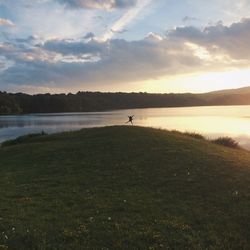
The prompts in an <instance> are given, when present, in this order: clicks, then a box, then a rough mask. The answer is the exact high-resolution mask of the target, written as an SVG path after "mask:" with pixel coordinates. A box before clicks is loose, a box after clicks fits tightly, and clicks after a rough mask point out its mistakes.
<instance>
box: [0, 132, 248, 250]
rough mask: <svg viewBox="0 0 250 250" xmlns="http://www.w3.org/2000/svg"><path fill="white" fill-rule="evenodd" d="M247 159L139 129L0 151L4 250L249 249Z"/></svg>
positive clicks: (47, 138)
mask: <svg viewBox="0 0 250 250" xmlns="http://www.w3.org/2000/svg"><path fill="white" fill-rule="evenodd" d="M249 207H250V152H247V151H245V150H242V149H231V148H227V147H223V146H219V145H216V144H213V143H211V142H209V141H206V140H203V139H202V138H201V139H200V138H193V137H191V136H189V135H185V134H181V133H177V132H169V131H162V130H156V129H151V128H141V127H106V128H93V129H83V130H81V131H77V132H68V133H61V134H56V135H41V136H37V137H30V138H27V139H24V140H21V141H20V142H19V143H13V145H11V143H10V144H9V145H6V146H4V147H1V148H0V249H18V250H21V249H25V250H27V249H248V248H249V245H250V237H249V236H250V235H249V234H250V233H249V232H250V224H249V221H250V212H249Z"/></svg>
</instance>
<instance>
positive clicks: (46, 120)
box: [0, 106, 250, 149]
mask: <svg viewBox="0 0 250 250" xmlns="http://www.w3.org/2000/svg"><path fill="white" fill-rule="evenodd" d="M128 115H134V116H135V120H134V124H135V125H138V126H146V127H154V128H162V129H169V130H179V131H183V132H185V131H188V132H197V133H201V134H203V135H205V136H206V137H208V138H211V139H212V138H217V137H220V136H230V137H233V138H234V139H236V140H237V141H238V142H239V143H240V145H241V146H243V147H245V148H247V149H250V106H212V107H211V106H210V107H184V108H148V109H132V110H116V111H108V112H90V113H56V114H30V115H11V116H0V142H3V141H5V140H8V139H13V138H16V137H18V136H20V135H25V134H28V133H38V132H41V131H45V132H47V133H56V132H61V131H72V130H78V129H81V128H90V127H101V126H110V125H124V124H125V122H126V121H127V120H128V119H127V116H128Z"/></svg>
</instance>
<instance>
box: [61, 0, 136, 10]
mask: <svg viewBox="0 0 250 250" xmlns="http://www.w3.org/2000/svg"><path fill="white" fill-rule="evenodd" d="M57 1H58V2H60V3H62V4H65V5H66V6H68V7H71V8H87V9H119V8H128V7H131V6H134V5H135V4H136V3H137V0H57Z"/></svg>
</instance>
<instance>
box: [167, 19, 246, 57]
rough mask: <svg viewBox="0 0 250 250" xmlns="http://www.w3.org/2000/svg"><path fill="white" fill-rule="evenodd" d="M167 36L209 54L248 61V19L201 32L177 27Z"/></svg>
mask: <svg viewBox="0 0 250 250" xmlns="http://www.w3.org/2000/svg"><path fill="white" fill-rule="evenodd" d="M168 36H169V37H170V38H172V39H173V38H175V39H177V38H178V39H179V40H185V41H188V42H192V43H195V44H197V45H200V46H203V47H205V48H206V49H207V50H208V51H210V52H211V53H217V54H218V53H224V54H227V55H229V56H230V57H232V58H233V59H237V60H241V59H242V60H244V59H247V60H249V59H250V18H244V19H242V20H241V21H240V22H236V23H233V24H231V25H230V26H225V25H223V23H222V22H218V23H217V24H216V25H214V26H208V27H206V28H204V29H203V30H200V29H198V28H195V27H191V26H189V27H177V28H176V29H174V30H172V31H170V32H168Z"/></svg>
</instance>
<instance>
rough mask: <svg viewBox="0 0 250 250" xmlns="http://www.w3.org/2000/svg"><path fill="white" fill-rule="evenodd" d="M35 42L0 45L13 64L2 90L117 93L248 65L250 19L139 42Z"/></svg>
mask: <svg viewBox="0 0 250 250" xmlns="http://www.w3.org/2000/svg"><path fill="white" fill-rule="evenodd" d="M24 40H25V39H24ZM33 40H34V38H27V39H26V40H25V41H26V43H25V44H24V42H23V41H17V40H15V41H13V43H10V42H8V43H7V42H6V43H2V44H0V53H1V55H2V57H3V58H6V59H7V60H9V61H11V62H13V63H12V64H11V66H9V67H8V68H6V69H5V70H1V71H0V86H15V85H16V86H26V87H27V86H39V87H45V88H48V87H53V88H56V89H60V88H62V89H66V88H69V87H70V88H77V89H82V90H84V89H93V88H94V87H95V88H96V89H100V88H102V87H103V86H107V85H108V86H112V85H113V86H116V88H117V89H119V85H124V84H128V83H132V82H137V81H144V80H150V79H158V78H160V77H165V76H172V75H175V74H185V73H195V72H201V71H203V72H206V71H216V70H223V69H226V68H227V67H235V66H237V67H238V66H246V65H247V66H248V65H249V63H250V45H249V44H250V19H243V20H241V21H239V22H236V23H233V24H232V25H230V26H225V25H223V24H222V23H218V24H216V25H214V26H207V27H206V28H204V29H198V28H195V27H192V26H188V27H177V28H176V29H174V30H171V31H169V32H167V34H166V35H165V36H160V35H158V34H155V33H149V34H148V35H147V36H146V37H145V38H144V39H141V40H137V41H126V40H124V39H109V40H106V41H101V40H95V39H90V40H86V39H82V40H72V39H71V40H66V39H61V40H60V39H54V40H47V41H46V42H44V43H39V45H37V46H35V45H34V41H33ZM221 55H224V56H226V57H221ZM225 58H226V59H227V60H225ZM1 63H2V65H3V64H4V63H5V61H4V60H1Z"/></svg>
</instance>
